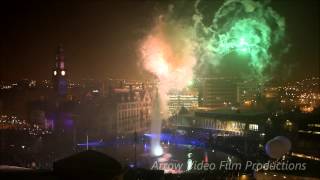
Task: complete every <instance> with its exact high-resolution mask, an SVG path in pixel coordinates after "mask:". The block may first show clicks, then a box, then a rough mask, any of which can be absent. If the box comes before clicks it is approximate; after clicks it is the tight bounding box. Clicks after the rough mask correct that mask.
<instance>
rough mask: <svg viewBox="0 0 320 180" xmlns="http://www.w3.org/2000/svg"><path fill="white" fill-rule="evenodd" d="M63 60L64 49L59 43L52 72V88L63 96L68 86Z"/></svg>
mask: <svg viewBox="0 0 320 180" xmlns="http://www.w3.org/2000/svg"><path fill="white" fill-rule="evenodd" d="M64 60H65V57H64V49H63V48H62V46H61V45H60V46H59V47H58V50H57V54H56V62H55V67H54V69H53V72H52V73H53V74H52V75H53V77H52V81H53V88H54V90H55V91H56V93H57V94H58V95H59V96H65V95H66V94H67V88H68V82H67V80H66V76H67V70H66V68H65V62H64Z"/></svg>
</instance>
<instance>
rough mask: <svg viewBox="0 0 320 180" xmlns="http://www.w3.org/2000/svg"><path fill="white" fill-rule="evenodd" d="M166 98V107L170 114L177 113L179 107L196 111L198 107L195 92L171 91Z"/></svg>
mask: <svg viewBox="0 0 320 180" xmlns="http://www.w3.org/2000/svg"><path fill="white" fill-rule="evenodd" d="M168 97H169V102H168V106H169V111H170V113H171V114H176V113H177V112H179V110H180V109H181V107H185V108H186V109H187V110H192V109H196V108H197V107H198V95H197V93H195V92H191V91H188V90H183V91H177V90H172V91H170V92H169V93H168Z"/></svg>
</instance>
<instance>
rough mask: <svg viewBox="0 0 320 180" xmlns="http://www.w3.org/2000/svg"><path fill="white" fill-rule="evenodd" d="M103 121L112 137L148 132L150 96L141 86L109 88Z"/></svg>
mask: <svg viewBox="0 0 320 180" xmlns="http://www.w3.org/2000/svg"><path fill="white" fill-rule="evenodd" d="M104 108H105V113H103V116H104V117H103V121H102V122H104V126H105V129H106V130H107V131H108V132H109V133H110V134H112V135H125V134H130V133H134V132H138V133H143V132H148V131H149V129H150V122H151V108H152V96H151V92H150V90H148V89H145V88H144V87H143V86H142V85H140V86H132V85H130V86H129V88H127V87H124V86H123V87H117V88H110V92H109V94H108V96H107V98H106V102H105V107H104Z"/></svg>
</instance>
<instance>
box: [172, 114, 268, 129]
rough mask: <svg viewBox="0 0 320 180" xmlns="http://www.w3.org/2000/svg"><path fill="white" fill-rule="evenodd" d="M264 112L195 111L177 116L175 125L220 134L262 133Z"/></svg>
mask: <svg viewBox="0 0 320 180" xmlns="http://www.w3.org/2000/svg"><path fill="white" fill-rule="evenodd" d="M266 119H267V114H266V113H265V112H256V111H251V110H245V111H243V112H241V113H238V112H237V111H232V110H229V109H219V110H213V111H196V112H195V113H189V114H182V115H179V116H178V120H177V122H176V126H177V127H189V128H200V129H210V130H214V131H216V132H218V133H221V134H234V135H243V134H244V133H245V132H251V133H263V132H264V129H265V127H264V124H265V123H264V122H265V121H266Z"/></svg>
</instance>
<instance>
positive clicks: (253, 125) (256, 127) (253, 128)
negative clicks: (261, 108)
mask: <svg viewBox="0 0 320 180" xmlns="http://www.w3.org/2000/svg"><path fill="white" fill-rule="evenodd" d="M249 130H251V131H258V130H259V126H258V124H249Z"/></svg>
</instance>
